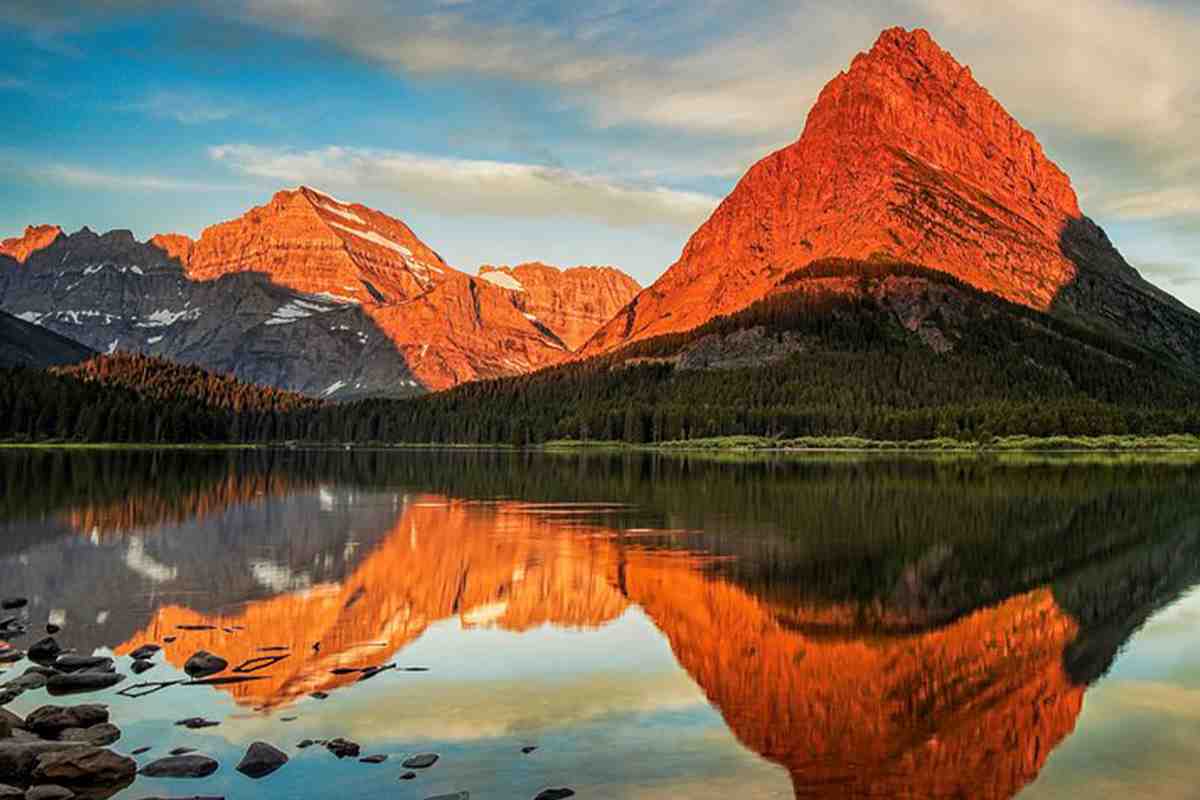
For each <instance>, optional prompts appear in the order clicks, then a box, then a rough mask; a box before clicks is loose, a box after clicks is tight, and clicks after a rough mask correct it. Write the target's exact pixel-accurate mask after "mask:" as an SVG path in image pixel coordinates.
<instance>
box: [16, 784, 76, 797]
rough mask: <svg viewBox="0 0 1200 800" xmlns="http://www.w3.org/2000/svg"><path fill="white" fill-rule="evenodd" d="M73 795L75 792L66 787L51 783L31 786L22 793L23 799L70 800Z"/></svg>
mask: <svg viewBox="0 0 1200 800" xmlns="http://www.w3.org/2000/svg"><path fill="white" fill-rule="evenodd" d="M74 796H75V793H74V792H72V791H71V790H70V789H68V788H67V787H65V786H59V785H57V784H53V783H43V784H42V785H40V786H31V787H29V791H27V792H25V794H24V797H25V800H71V798H72V797H74Z"/></svg>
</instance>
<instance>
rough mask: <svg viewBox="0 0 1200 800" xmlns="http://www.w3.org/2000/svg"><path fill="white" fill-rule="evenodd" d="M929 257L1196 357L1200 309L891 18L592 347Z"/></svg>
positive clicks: (958, 73)
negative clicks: (1129, 257) (789, 281)
mask: <svg viewBox="0 0 1200 800" xmlns="http://www.w3.org/2000/svg"><path fill="white" fill-rule="evenodd" d="M833 257H837V258H848V259H856V260H861V261H868V260H875V259H882V260H899V261H906V262H911V263H917V264H921V265H924V266H926V267H930V268H932V269H937V270H942V271H945V272H948V273H951V274H952V275H954V276H955V277H957V278H959V279H961V280H963V281H965V282H967V283H968V284H970V285H972V286H975V287H976V288H979V289H982V290H984V291H987V292H990V293H993V294H996V295H999V296H1000V297H1003V298H1005V299H1007V300H1011V301H1013V302H1015V303H1019V304H1021V305H1025V306H1028V307H1030V308H1034V309H1038V310H1041V311H1048V312H1051V313H1053V314H1055V315H1058V316H1061V317H1064V318H1070V319H1074V320H1076V321H1078V322H1080V323H1083V324H1085V325H1088V326H1090V327H1093V328H1095V329H1097V330H1106V331H1108V332H1110V333H1114V334H1118V335H1124V336H1128V337H1131V338H1136V339H1140V340H1142V341H1143V343H1145V344H1148V345H1150V346H1153V347H1156V348H1159V349H1161V350H1164V351H1166V352H1168V353H1170V354H1171V355H1172V356H1173V357H1175V358H1176V359H1178V360H1180V361H1181V362H1183V363H1186V364H1188V365H1190V366H1191V367H1194V368H1200V314H1197V313H1196V312H1195V311H1192V310H1191V309H1189V308H1187V307H1186V306H1184V305H1183V304H1181V303H1179V302H1178V301H1176V300H1174V299H1173V298H1171V297H1170V296H1169V295H1167V294H1166V293H1165V292H1162V291H1161V290H1159V289H1157V288H1155V287H1154V286H1152V285H1151V284H1149V283H1148V282H1146V281H1145V280H1143V279H1142V278H1141V276H1139V275H1138V273H1137V272H1136V271H1135V270H1134V269H1133V268H1132V267H1130V266H1129V265H1128V264H1127V263H1126V262H1125V260H1124V259H1123V258H1122V257H1121V255H1120V254H1119V253H1118V252H1117V251H1116V249H1115V248H1114V247H1113V246H1112V244H1111V243H1110V242H1109V240H1108V238H1107V237H1106V236H1105V235H1104V232H1103V231H1102V230H1100V228H1098V227H1097V226H1096V225H1095V224H1094V223H1093V222H1092V221H1091V220H1089V219H1088V218H1087V217H1085V216H1083V214H1082V212H1081V211H1080V209H1079V204H1078V201H1077V199H1076V196H1075V192H1074V190H1073V189H1072V188H1071V184H1070V180H1069V178H1068V177H1067V176H1066V174H1065V173H1063V171H1062V170H1060V169H1059V168H1058V167H1057V166H1056V165H1055V164H1054V163H1053V162H1051V161H1050V160H1049V159H1048V158H1047V157H1046V155H1045V153H1044V152H1043V151H1042V148H1041V146H1040V145H1039V144H1038V142H1037V140H1036V138H1035V137H1034V135H1033V134H1032V133H1030V132H1029V131H1027V130H1025V129H1024V128H1022V127H1021V126H1020V124H1019V123H1017V121H1016V120H1014V119H1013V118H1012V117H1011V116H1009V114H1008V113H1007V112H1006V111H1005V110H1004V109H1003V107H1001V105H1000V104H999V103H998V102H997V101H996V100H995V99H994V98H992V96H991V95H990V94H988V93H987V91H986V90H985V89H983V87H981V86H980V85H979V84H978V83H977V82H976V81H975V80H974V78H973V77H972V76H971V72H970V70H969V69H968V68H966V67H963V66H962V65H960V64H959V63H958V62H957V61H955V60H954V59H953V58H952V57H951V56H950V55H949V54H948V53H946V52H945V51H943V50H942V49H941V48H939V47H938V46H937V44H936V43H934V42H933V40H932V39H931V38H930V37H929V35H928V34H927V33H926V32H925V31H922V30H916V31H913V32H909V31H905V30H903V29H899V28H896V29H891V30H887V31H884V32H883V33H882V34H881V35H880V37H879V40H878V41H877V42H876V43H875V46H874V47H873V48H872V49H871V50H870V52H868V53H860V54H859V55H858V56H856V57H855V59H854V61H853V63H852V64H851V66H850V68H849V70H848V71H846V72H844V73H841V74H840V75H838V76H837V77H835V78H834V79H833V80H832V81H831V82H830V83H829V84H828V85H827V86H826V87H825V89H824V90H823V91H822V92H821V94H820V97H819V98H818V99H817V102H816V104H815V105H814V106H813V108H812V110H811V112H810V113H809V115H808V120H807V123H806V125H805V128H804V132H803V134H802V135H801V137H800V138H799V139H798V140H797V141H796V142H795V143H793V144H791V145H789V146H787V147H785V148H783V149H781V150H779V151H777V152H775V153H772V154H771V155H769V156H767V157H766V158H764V159H763V160H762V161H760V162H758V163H757V164H755V165H754V166H753V167H752V168H751V169H750V170H749V171H748V172H747V173H746V175H745V176H744V177H743V178H742V180H741V181H740V182H739V183H738V185H737V187H736V188H735V189H734V190H733V192H732V193H731V194H730V195H729V196H728V197H727V198H726V199H725V200H724V201H723V202H722V203H721V205H720V206H719V207H718V208H717V210H716V211H715V212H714V213H713V215H712V217H711V218H710V219H709V220H708V221H707V222H706V223H705V224H704V225H703V226H701V228H700V229H699V230H697V231H696V233H695V234H694V235H693V236H692V238H691V239H690V240H689V242H688V243H687V246H686V247H685V248H684V250H683V254H682V255H681V257H680V259H679V261H677V262H676V263H675V264H674V265H672V266H671V267H670V268H669V269H668V270H667V272H666V273H665V274H664V275H663V276H662V277H661V278H660V279H659V280H658V281H656V282H655V283H654V284H653V285H652V286H651V287H649V288H648V289H646V290H645V291H643V292H642V293H641V294H639V295H638V296H637V297H636V298H635V299H634V300H633V301H632V302H631V303H630V304H629V305H628V306H627V307H626V308H625V309H624V310H622V312H621V313H620V314H618V315H617V317H615V318H614V319H613V320H612V321H611V322H609V323H608V324H607V325H606V326H605V327H604V328H603V329H602V330H600V331H599V332H598V333H597V334H596V335H595V337H593V339H592V340H591V341H590V342H589V343H588V344H587V345H586V346H585V347H584V348H583V351H582V352H583V354H584V355H594V354H597V353H602V352H607V351H611V350H613V349H615V348H617V347H620V346H621V345H622V344H625V343H628V342H631V341H636V340H641V339H647V338H650V337H653V336H656V335H659V334H663V333H673V332H679V331H685V330H689V329H691V328H694V327H696V326H698V325H701V324H703V323H704V322H706V321H708V320H709V319H712V318H713V317H715V316H718V315H721V314H727V313H730V312H733V311H737V310H739V309H741V308H745V307H746V306H748V305H749V304H750V303H752V302H754V301H755V300H758V299H760V298H762V297H765V296H766V295H768V294H769V293H770V292H771V291H772V290H773V289H774V288H775V287H776V286H777V285H778V284H779V282H780V281H781V280H783V279H784V278H785V277H786V276H788V275H789V274H790V273H792V272H794V271H796V270H803V269H804V268H805V267H807V266H808V265H810V264H812V263H814V262H818V261H820V260H822V259H826V258H833Z"/></svg>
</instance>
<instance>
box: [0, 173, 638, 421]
mask: <svg viewBox="0 0 1200 800" xmlns="http://www.w3.org/2000/svg"><path fill="white" fill-rule="evenodd" d="M551 272H553V273H554V276H553V277H549V276H548V277H547V278H546V279H545V280H534V279H533V278H530V286H531V294H529V295H526V293H525V292H515V291H513V290H512V289H511V287H508V286H503V285H497V284H496V283H495V282H494V281H493V280H487V279H485V278H481V277H479V276H472V275H468V274H466V273H464V272H461V271H459V270H456V269H454V268H453V267H451V266H450V265H449V264H447V263H446V262H445V261H444V260H443V259H442V258H441V256H440V255H438V253H437V252H435V251H434V250H433V249H432V248H430V247H429V246H427V245H426V244H425V243H424V242H422V241H421V240H420V239H419V238H418V237H417V236H416V234H414V233H413V231H412V230H411V229H410V228H409V227H408V226H407V225H405V224H404V223H403V222H401V221H400V220H398V219H395V218H393V217H390V216H388V215H387V214H384V213H382V212H379V211H376V210H374V209H371V208H368V207H367V206H364V205H361V204H358V203H348V202H345V201H342V200H338V199H336V198H334V197H332V196H330V195H328V194H325V193H324V192H321V191H319V190H316V189H313V188H310V187H307V186H301V187H297V188H296V189H292V190H285V191H280V192H277V193H276V194H275V195H274V196H273V197H272V198H271V200H270V201H269V202H268V203H266V204H264V205H262V206H259V207H256V208H253V209H251V210H249V211H248V212H246V213H245V214H243V215H242V216H241V217H238V218H237V219H233V220H230V221H227V222H222V223H219V224H216V225H213V226H210V227H209V228H207V229H205V230H204V232H203V233H202V234H201V236H200V237H199V238H198V239H197V240H194V241H193V240H192V239H191V238H189V237H187V236H184V235H182V234H159V235H157V236H154V237H152V238H151V239H150V240H149V241H147V242H138V241H137V240H135V239H134V237H133V236H132V234H131V233H129V232H128V231H112V232H109V233H107V234H103V235H97V234H95V233H93V232H92V231H90V230H87V229H86V228H85V229H83V230H81V231H78V232H76V233H73V234H69V235H67V234H64V233H63V232H62V231H61V230H60V229H59V228H57V227H56V226H38V227H30V228H27V229H26V232H25V235H24V236H22V237H18V238H14V239H8V240H5V241H4V242H3V244H0V308H2V309H3V310H4V311H7V312H9V313H11V314H13V315H15V316H17V317H19V318H20V319H22V320H24V321H26V322H32V323H36V324H38V325H41V326H43V327H45V328H48V329H50V330H52V331H54V332H56V333H59V334H62V335H65V336H68V337H70V338H73V339H76V340H77V341H79V342H81V343H83V344H84V345H86V346H88V347H90V348H92V349H94V350H97V351H102V352H110V351H115V350H125V351H130V352H137V353H145V354H149V355H156V356H162V357H166V358H170V359H173V360H177V361H180V362H183V363H188V364H196V365H198V366H202V367H205V368H207V369H211V370H215V371H218V372H229V373H233V374H235V375H236V376H237V377H239V378H241V379H243V380H247V381H253V382H256V383H263V384H268V385H271V386H275V387H279V388H285V389H291V390H295V391H300V392H304V393H307V394H310V395H317V396H321V397H327V398H332V399H349V398H353V397H361V396H366V395H385V396H404V395H409V394H414V393H419V392H421V391H426V390H436V389H444V388H447V387H449V386H453V385H455V384H458V383H462V382H464V381H470V380H475V379H479V378H494V377H502V376H506V375H514V374H519V373H523V372H527V371H530V370H534V369H537V368H539V367H542V366H547V365H550V364H554V363H557V362H559V361H562V360H565V359H566V358H567V357H569V355H570V351H571V349H572V347H577V346H578V345H580V344H582V342H583V341H584V340H586V339H587V338H588V337H589V336H590V335H591V334H592V333H593V332H594V331H595V330H596V329H597V328H598V327H599V326H600V325H601V324H602V323H603V322H604V321H606V320H607V319H608V318H609V317H611V315H612V314H613V313H614V312H615V311H616V310H617V309H618V308H620V307H621V306H622V305H623V304H624V303H625V302H627V301H628V300H629V298H630V297H632V296H633V294H634V292H635V291H636V290H637V289H638V288H639V287H637V285H636V284H635V283H633V282H632V281H631V280H630V279H628V278H625V276H623V275H621V274H620V273H618V272H617V271H615V270H612V271H611V273H609V272H605V273H603V276H602V277H603V279H601V280H595V281H592V282H588V281H586V280H579V279H577V278H576V276H575V272H574V271H572V270H568V271H567V272H566V273H558V272H557V271H554V270H551ZM588 274H590V273H588ZM618 275H620V279H618V278H617V277H616V276H618ZM552 286H553V287H555V288H549V287H552ZM593 291H595V292H598V293H602V296H597V297H594V298H593V297H592V296H591V295H590V293H591V292H593ZM543 311H544V312H545V313H546V315H547V319H546V320H545V321H543V320H542V319H540V318H539V316H538V314H539V313H542V312H543ZM568 340H569V342H570V344H568V343H567V341H568Z"/></svg>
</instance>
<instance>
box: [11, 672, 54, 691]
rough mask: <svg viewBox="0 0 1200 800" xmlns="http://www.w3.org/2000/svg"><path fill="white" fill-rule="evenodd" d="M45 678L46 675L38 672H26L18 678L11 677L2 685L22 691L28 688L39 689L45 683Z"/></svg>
mask: <svg viewBox="0 0 1200 800" xmlns="http://www.w3.org/2000/svg"><path fill="white" fill-rule="evenodd" d="M46 680H47V679H46V676H45V675H43V674H42V673H40V672H26V673H25V674H24V675H22V676H21V677H19V678H13V679H12V680H11V681H9V682H8V683H6V684H4V686H5V688H7V689H12V690H14V691H17V692H24V691H28V690H29V689H41V688H42V687H44V686H45V685H46Z"/></svg>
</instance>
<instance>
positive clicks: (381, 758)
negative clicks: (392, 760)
mask: <svg viewBox="0 0 1200 800" xmlns="http://www.w3.org/2000/svg"><path fill="white" fill-rule="evenodd" d="M387 759H388V757H387V756H386V755H385V754H383V753H377V754H375V755H371V756H363V757H362V758H360V759H359V761H360V762H361V763H363V764H382V763H383V762H385V761H387Z"/></svg>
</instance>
